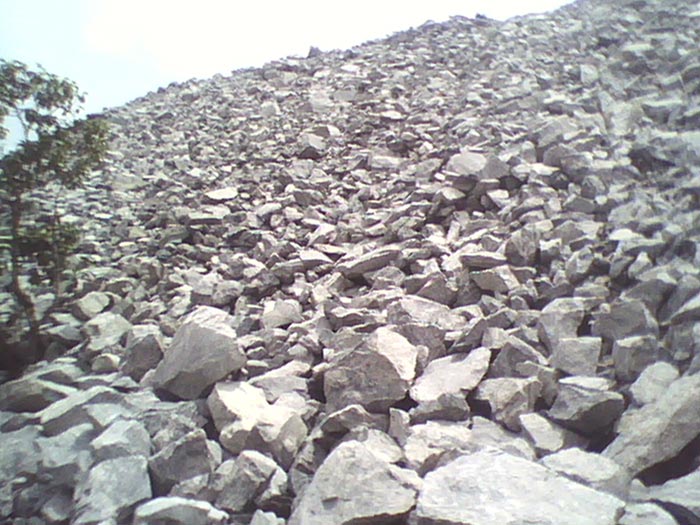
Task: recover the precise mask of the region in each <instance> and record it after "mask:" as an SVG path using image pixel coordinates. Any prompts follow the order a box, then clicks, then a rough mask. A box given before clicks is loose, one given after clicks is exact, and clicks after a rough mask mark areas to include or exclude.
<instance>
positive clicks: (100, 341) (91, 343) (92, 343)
mask: <svg viewBox="0 0 700 525" xmlns="http://www.w3.org/2000/svg"><path fill="white" fill-rule="evenodd" d="M130 329H131V323H129V321H127V320H126V319H124V317H122V316H121V315H119V314H116V313H112V312H104V313H101V314H98V315H96V316H95V317H93V318H92V319H90V320H89V321H88V322H87V323H85V324H84V325H83V329H82V331H83V333H84V334H85V336H86V337H87V339H88V349H89V351H90V352H91V353H97V352H101V351H102V350H105V349H108V348H110V347H112V346H116V345H120V344H121V342H122V339H123V338H124V336H125V335H126V333H127V332H128V331H129V330H130Z"/></svg>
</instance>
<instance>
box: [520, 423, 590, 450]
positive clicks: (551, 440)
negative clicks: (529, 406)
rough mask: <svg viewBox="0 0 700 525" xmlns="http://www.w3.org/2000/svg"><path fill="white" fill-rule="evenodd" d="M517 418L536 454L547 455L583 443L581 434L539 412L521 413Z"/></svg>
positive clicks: (582, 444)
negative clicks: (565, 427)
mask: <svg viewBox="0 0 700 525" xmlns="http://www.w3.org/2000/svg"><path fill="white" fill-rule="evenodd" d="M519 420H520V426H521V427H522V430H523V432H524V433H525V435H526V436H527V437H528V439H529V440H530V441H531V442H532V444H533V445H534V447H535V452H536V453H537V455H538V456H547V455H548V454H552V453H554V452H558V451H560V450H562V449H564V448H568V447H574V446H584V445H585V440H584V439H583V438H582V437H581V436H579V435H578V434H576V433H574V432H571V431H569V430H566V429H564V428H562V427H560V426H559V425H557V424H555V423H554V422H552V421H550V420H549V419H547V418H546V417H544V416H542V415H540V414H535V413H529V414H522V415H521V416H520V417H519Z"/></svg>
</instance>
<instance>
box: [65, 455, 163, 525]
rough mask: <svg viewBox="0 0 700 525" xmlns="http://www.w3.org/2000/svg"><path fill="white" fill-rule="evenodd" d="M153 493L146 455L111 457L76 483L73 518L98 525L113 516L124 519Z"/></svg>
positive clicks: (113, 517)
mask: <svg viewBox="0 0 700 525" xmlns="http://www.w3.org/2000/svg"><path fill="white" fill-rule="evenodd" d="M115 480H119V482H118V483H116V482H115ZM151 497H152V495H151V481H150V479H149V477H148V464H147V461H146V458H144V457H142V456H135V457H133V456H124V457H121V458H115V459H108V460H107V461H102V462H100V463H98V464H97V465H95V466H94V467H93V468H91V469H90V471H89V473H88V475H87V477H86V478H85V479H84V480H83V481H81V482H80V483H79V484H78V486H77V487H76V490H75V497H74V501H75V512H74V517H73V519H72V520H71V522H72V523H76V524H79V525H88V524H90V525H92V524H95V525H96V524H98V523H102V522H105V521H107V520H110V519H113V520H117V521H124V520H125V519H126V518H128V516H130V514H131V512H132V511H133V508H134V507H135V506H136V505H137V504H138V503H140V502H141V501H144V500H147V499H150V498H151Z"/></svg>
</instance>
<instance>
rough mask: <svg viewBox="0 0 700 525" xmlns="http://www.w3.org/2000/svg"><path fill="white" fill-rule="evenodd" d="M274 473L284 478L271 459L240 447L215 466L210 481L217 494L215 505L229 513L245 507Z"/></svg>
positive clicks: (284, 475)
mask: <svg viewBox="0 0 700 525" xmlns="http://www.w3.org/2000/svg"><path fill="white" fill-rule="evenodd" d="M274 475H278V476H282V477H283V478H284V479H285V480H286V474H285V473H284V471H283V470H282V469H281V468H280V467H279V466H278V465H277V463H275V462H274V461H273V460H271V459H270V458H268V457H265V456H263V455H262V454H261V453H260V452H257V451H254V450H244V451H243V452H241V453H240V454H239V455H238V457H237V458H236V459H235V460H228V461H225V462H224V463H222V464H221V465H219V467H218V468H217V469H216V472H215V473H214V476H213V480H212V488H213V490H214V491H215V492H216V493H217V494H218V496H217V498H216V501H215V505H216V506H217V507H219V508H221V509H225V510H228V511H231V512H242V511H244V510H246V509H248V508H249V507H250V506H251V505H252V504H253V503H254V502H255V500H256V498H259V497H260V496H262V495H263V493H264V492H265V489H266V488H267V487H268V485H269V483H270V481H271V479H272V477H273V476H274Z"/></svg>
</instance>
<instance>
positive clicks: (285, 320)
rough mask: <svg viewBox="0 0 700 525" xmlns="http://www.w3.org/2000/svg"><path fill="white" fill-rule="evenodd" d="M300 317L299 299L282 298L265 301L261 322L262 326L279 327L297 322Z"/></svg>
mask: <svg viewBox="0 0 700 525" xmlns="http://www.w3.org/2000/svg"><path fill="white" fill-rule="evenodd" d="M302 319H303V317H302V315H301V305H300V304H299V301H296V300H294V299H284V300H277V301H268V302H266V303H265V306H264V309H263V313H262V319H261V322H262V325H263V327H264V328H280V327H285V326H289V325H290V324H292V323H298V322H300V321H301V320H302Z"/></svg>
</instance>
